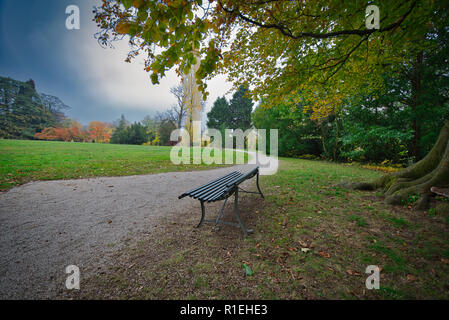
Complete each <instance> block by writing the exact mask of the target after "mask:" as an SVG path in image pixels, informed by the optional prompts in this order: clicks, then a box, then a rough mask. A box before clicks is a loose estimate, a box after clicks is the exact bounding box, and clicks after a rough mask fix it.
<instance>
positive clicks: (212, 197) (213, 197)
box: [202, 174, 243, 202]
mask: <svg viewBox="0 0 449 320" xmlns="http://www.w3.org/2000/svg"><path fill="white" fill-rule="evenodd" d="M242 177H243V174H241V175H240V176H239V177H235V178H234V179H232V180H231V181H229V182H228V183H226V184H224V185H222V186H220V188H219V189H218V190H217V191H216V192H214V193H213V194H211V195H209V196H208V197H205V198H203V199H202V200H203V201H207V202H213V201H217V200H219V199H220V198H221V197H222V196H223V195H225V194H226V193H227V192H229V191H230V189H232V188H233V187H231V188H230V187H228V185H230V186H234V185H235V183H236V182H237V181H239V180H240V179H241V178H242ZM242 181H243V180H242Z"/></svg>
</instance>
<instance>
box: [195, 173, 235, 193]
mask: <svg viewBox="0 0 449 320" xmlns="http://www.w3.org/2000/svg"><path fill="white" fill-rule="evenodd" d="M240 175H241V174H239V173H238V172H235V174H233V175H229V176H226V179H220V180H219V181H216V182H215V183H213V184H211V185H209V186H206V187H204V188H202V189H201V190H198V191H195V192H191V193H190V194H189V195H190V196H191V197H194V198H195V199H197V198H200V197H204V196H205V195H206V194H209V193H210V192H211V191H214V190H216V189H217V188H219V187H221V186H222V185H223V184H226V183H227V182H228V181H232V180H233V179H235V178H236V177H238V176H240Z"/></svg>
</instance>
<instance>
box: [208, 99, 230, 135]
mask: <svg viewBox="0 0 449 320" xmlns="http://www.w3.org/2000/svg"><path fill="white" fill-rule="evenodd" d="M207 119H208V120H207V126H208V127H209V128H213V129H218V128H220V127H221V126H224V127H226V128H231V119H232V117H231V109H230V107H229V103H228V101H227V100H226V98H225V97H219V98H217V100H215V102H214V105H213V106H212V109H211V110H210V112H208V113H207Z"/></svg>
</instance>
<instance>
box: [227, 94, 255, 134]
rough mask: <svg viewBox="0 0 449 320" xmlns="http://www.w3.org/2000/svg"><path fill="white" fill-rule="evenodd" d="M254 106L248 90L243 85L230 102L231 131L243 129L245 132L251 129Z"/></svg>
mask: <svg viewBox="0 0 449 320" xmlns="http://www.w3.org/2000/svg"><path fill="white" fill-rule="evenodd" d="M253 105H254V103H253V101H252V100H251V97H250V96H249V91H248V89H247V88H246V87H245V86H243V85H241V86H240V87H239V88H238V90H237V91H236V92H235V93H234V95H233V96H232V99H231V101H230V102H229V109H230V116H231V126H230V128H231V129H242V130H243V131H245V130H246V129H249V128H250V127H251V113H252V112H253Z"/></svg>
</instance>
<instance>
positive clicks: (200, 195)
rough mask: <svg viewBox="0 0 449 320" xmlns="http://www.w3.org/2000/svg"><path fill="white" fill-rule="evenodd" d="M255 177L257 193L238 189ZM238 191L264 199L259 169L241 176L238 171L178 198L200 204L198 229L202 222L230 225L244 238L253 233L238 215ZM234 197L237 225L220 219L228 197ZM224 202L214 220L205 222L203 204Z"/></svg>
mask: <svg viewBox="0 0 449 320" xmlns="http://www.w3.org/2000/svg"><path fill="white" fill-rule="evenodd" d="M254 176H256V177H257V178H256V185H257V189H258V190H259V192H251V191H246V190H244V189H242V188H240V187H239V185H240V184H241V183H243V182H244V181H246V180H248V179H251V178H252V177H254ZM239 190H240V191H241V192H244V193H255V194H260V195H261V196H262V198H264V196H263V193H262V191H261V190H260V187H259V167H257V168H255V169H253V170H251V171H249V172H248V173H246V174H243V173H241V172H238V171H234V172H231V173H229V174H227V175H225V176H223V177H221V178H218V179H215V180H213V181H211V182H209V183H206V184H205V185H202V186H200V187H197V188H195V189H193V190H190V191H189V192H185V193H183V194H182V195H180V196H179V197H178V198H179V199H182V198H184V197H191V198H194V199H198V200H199V201H200V202H201V221H200V223H199V224H198V225H197V226H196V227H197V228H199V227H200V226H201V225H202V224H203V222H208V223H214V224H215V225H216V226H217V225H218V224H222V225H230V226H235V227H240V228H241V229H242V231H243V234H244V236H245V237H246V236H247V235H248V233H251V232H253V230H251V229H246V227H245V225H244V224H243V221H242V219H241V218H240V215H239V209H238V197H239ZM232 195H234V215H235V217H236V219H237V221H238V223H233V222H228V221H222V220H221V218H222V216H223V210H224V208H225V205H226V202H227V201H228V199H229V197H230V196H232ZM220 200H224V203H223V206H222V207H221V209H220V211H219V212H218V216H217V218H216V219H215V220H206V219H205V215H206V212H205V208H204V203H206V202H207V203H209V202H215V201H220Z"/></svg>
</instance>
